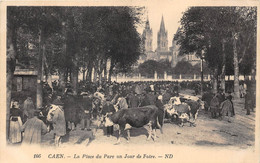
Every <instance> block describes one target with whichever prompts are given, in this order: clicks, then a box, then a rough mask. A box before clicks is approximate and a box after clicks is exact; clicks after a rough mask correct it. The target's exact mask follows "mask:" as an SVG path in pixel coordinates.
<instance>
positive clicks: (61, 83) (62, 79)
mask: <svg viewBox="0 0 260 163" xmlns="http://www.w3.org/2000/svg"><path fill="white" fill-rule="evenodd" d="M65 84H66V81H65V72H64V70H62V69H60V70H59V88H61V90H62V93H63V92H64V90H65Z"/></svg>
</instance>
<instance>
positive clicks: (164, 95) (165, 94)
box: [162, 88, 171, 104]
mask: <svg viewBox="0 0 260 163" xmlns="http://www.w3.org/2000/svg"><path fill="white" fill-rule="evenodd" d="M162 98H163V99H162V101H163V104H167V103H168V102H169V100H170V98H171V94H170V93H169V88H167V89H166V91H165V92H164V93H163V95H162Z"/></svg>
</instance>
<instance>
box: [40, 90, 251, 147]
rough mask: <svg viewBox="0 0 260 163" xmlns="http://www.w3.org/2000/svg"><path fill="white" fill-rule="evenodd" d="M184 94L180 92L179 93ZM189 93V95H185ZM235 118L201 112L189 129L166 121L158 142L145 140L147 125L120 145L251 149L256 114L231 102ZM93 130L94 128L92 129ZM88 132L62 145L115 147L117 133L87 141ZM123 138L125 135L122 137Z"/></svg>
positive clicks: (49, 140)
mask: <svg viewBox="0 0 260 163" xmlns="http://www.w3.org/2000/svg"><path fill="white" fill-rule="evenodd" d="M182 93H183V92H182ZM184 93H187V94H189V93H190V92H187V91H186V92H184ZM233 103H234V107H235V112H236V115H235V117H233V118H232V119H231V121H232V122H231V123H228V122H227V120H226V119H223V120H219V119H211V118H210V113H207V112H205V111H204V110H200V112H199V115H198V119H197V121H196V124H197V125H196V127H190V126H189V124H188V123H186V124H185V125H184V127H179V126H178V125H176V124H172V123H169V122H167V121H165V123H164V125H163V134H161V133H160V130H157V131H156V132H157V136H158V138H157V140H156V141H155V142H154V141H153V140H152V139H151V140H150V141H146V138H147V135H148V133H147V129H148V127H147V126H144V127H143V128H132V129H131V140H130V142H129V143H127V141H126V139H125V138H122V139H121V144H120V145H122V144H123V145H127V146H132V145H148V144H151V143H152V144H154V145H188V146H190V145H192V146H207V147H225V148H226V147H227V148H239V149H245V148H251V147H254V142H255V135H254V133H255V112H253V113H251V115H246V110H244V99H240V98H239V99H234V100H233ZM93 130H94V129H93ZM90 135H91V132H90V131H86V130H80V126H78V127H77V128H76V130H74V131H71V132H70V133H69V134H68V135H67V136H65V137H64V138H63V143H62V146H63V147H66V146H70V145H75V146H92V147H93V146H95V145H102V144H108V145H109V144H111V145H113V144H115V143H116V136H117V135H118V131H115V132H114V136H111V137H107V136H104V134H103V130H102V129H97V131H96V132H95V130H94V135H95V138H94V139H93V140H92V141H91V142H89V137H90ZM124 135H125V137H126V133H125V134H124ZM53 141H54V140H53V133H52V132H50V133H48V134H46V135H45V136H44V137H43V142H42V145H43V146H53Z"/></svg>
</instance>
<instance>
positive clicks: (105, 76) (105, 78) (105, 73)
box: [104, 61, 107, 81]
mask: <svg viewBox="0 0 260 163" xmlns="http://www.w3.org/2000/svg"><path fill="white" fill-rule="evenodd" d="M104 80H105V81H107V61H106V63H105V68H104Z"/></svg>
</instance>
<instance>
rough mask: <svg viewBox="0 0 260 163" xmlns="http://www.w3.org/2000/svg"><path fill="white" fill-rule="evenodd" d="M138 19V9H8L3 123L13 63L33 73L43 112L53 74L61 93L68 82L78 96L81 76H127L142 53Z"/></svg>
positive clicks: (141, 12)
mask: <svg viewBox="0 0 260 163" xmlns="http://www.w3.org/2000/svg"><path fill="white" fill-rule="evenodd" d="M142 15H143V8H138V7H14V6H10V7H8V8H7V54H6V55H7V114H6V115H7V117H6V120H7V121H8V120H9V108H10V101H11V90H12V84H10V83H12V79H13V73H14V71H15V67H16V63H17V61H19V62H20V63H21V64H22V65H27V66H30V67H34V68H37V71H38V76H37V99H36V101H37V107H41V106H42V81H43V80H44V79H45V80H46V81H48V83H49V85H50V86H51V81H52V79H51V77H52V75H54V74H56V75H59V86H60V87H61V88H62V89H63V90H64V89H65V84H66V82H67V81H68V80H70V82H71V84H72V87H73V90H74V93H75V94H76V93H77V92H76V91H77V84H78V74H79V71H82V72H83V74H84V80H91V78H92V77H93V76H94V80H98V79H99V81H101V79H102V78H106V77H107V76H108V80H111V75H112V73H113V71H114V70H115V69H117V70H118V71H126V70H127V69H128V68H129V67H130V66H131V65H132V64H134V63H135V62H136V61H137V59H138V58H139V55H141V54H142V53H143V47H142V43H141V37H140V35H139V33H138V32H137V26H138V25H140V24H141V23H142ZM93 71H94V72H93ZM92 74H94V75H93V76H92ZM102 74H103V75H102ZM7 124H8V122H7ZM7 129H8V126H7Z"/></svg>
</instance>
